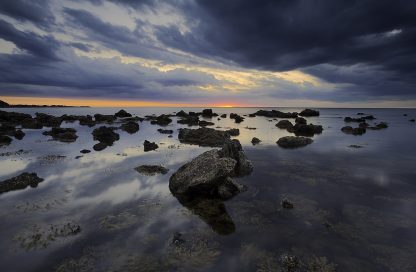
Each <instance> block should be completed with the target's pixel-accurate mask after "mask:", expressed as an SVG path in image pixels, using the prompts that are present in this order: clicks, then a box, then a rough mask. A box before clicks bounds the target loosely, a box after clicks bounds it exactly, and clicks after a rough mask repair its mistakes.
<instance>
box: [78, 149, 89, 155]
mask: <svg viewBox="0 0 416 272" xmlns="http://www.w3.org/2000/svg"><path fill="white" fill-rule="evenodd" d="M80 152H81V153H82V154H87V153H90V152H91V150H88V149H83V150H81V151H80Z"/></svg>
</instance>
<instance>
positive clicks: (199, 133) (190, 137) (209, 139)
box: [178, 127, 230, 147]
mask: <svg viewBox="0 0 416 272" xmlns="http://www.w3.org/2000/svg"><path fill="white" fill-rule="evenodd" d="M178 139H179V141H180V142H181V143H187V144H196V145H200V146H212V147H214V146H217V147H220V146H222V145H224V144H225V143H226V142H227V141H228V140H230V134H229V133H228V132H226V131H220V130H215V129H212V128H205V127H202V128H198V129H189V128H180V129H179V134H178Z"/></svg>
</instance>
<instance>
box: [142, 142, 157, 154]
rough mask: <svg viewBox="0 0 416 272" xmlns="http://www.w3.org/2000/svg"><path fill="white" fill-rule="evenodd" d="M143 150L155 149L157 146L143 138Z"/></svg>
mask: <svg viewBox="0 0 416 272" xmlns="http://www.w3.org/2000/svg"><path fill="white" fill-rule="evenodd" d="M143 147H144V152H148V151H152V150H156V149H158V148H159V146H158V145H157V144H156V143H155V142H149V141H148V140H145V141H144V143H143Z"/></svg>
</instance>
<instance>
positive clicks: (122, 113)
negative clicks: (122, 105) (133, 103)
mask: <svg viewBox="0 0 416 272" xmlns="http://www.w3.org/2000/svg"><path fill="white" fill-rule="evenodd" d="M114 116H115V117H117V118H125V117H132V115H131V114H130V113H128V112H127V111H125V110H119V111H118V112H116V114H114Z"/></svg>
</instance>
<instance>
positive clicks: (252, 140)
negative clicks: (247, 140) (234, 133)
mask: <svg viewBox="0 0 416 272" xmlns="http://www.w3.org/2000/svg"><path fill="white" fill-rule="evenodd" d="M260 142H261V140H260V139H259V138H256V137H253V139H251V143H252V144H253V145H256V144H259V143H260Z"/></svg>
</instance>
